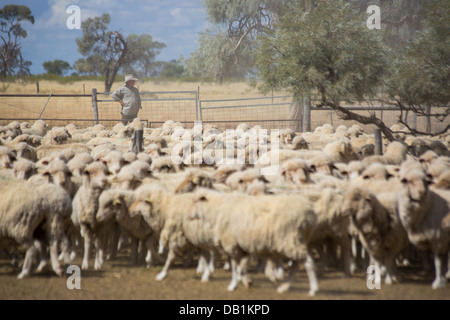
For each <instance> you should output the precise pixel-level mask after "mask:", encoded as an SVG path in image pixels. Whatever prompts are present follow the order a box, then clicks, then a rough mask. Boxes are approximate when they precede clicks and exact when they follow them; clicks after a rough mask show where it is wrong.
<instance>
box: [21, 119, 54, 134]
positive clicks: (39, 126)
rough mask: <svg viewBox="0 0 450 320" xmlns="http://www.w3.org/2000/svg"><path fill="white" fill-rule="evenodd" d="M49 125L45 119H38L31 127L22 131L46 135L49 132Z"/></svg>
mask: <svg viewBox="0 0 450 320" xmlns="http://www.w3.org/2000/svg"><path fill="white" fill-rule="evenodd" d="M47 127H48V124H47V123H46V122H45V120H42V119H38V120H36V121H35V122H34V123H33V125H32V126H31V128H26V129H23V130H22V133H26V134H29V135H37V136H40V137H44V136H45V135H46V134H47Z"/></svg>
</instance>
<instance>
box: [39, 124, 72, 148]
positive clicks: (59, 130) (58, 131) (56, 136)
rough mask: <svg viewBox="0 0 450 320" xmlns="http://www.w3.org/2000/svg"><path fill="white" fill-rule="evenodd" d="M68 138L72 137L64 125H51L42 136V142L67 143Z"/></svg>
mask: <svg viewBox="0 0 450 320" xmlns="http://www.w3.org/2000/svg"><path fill="white" fill-rule="evenodd" d="M70 138H72V136H71V135H70V133H69V131H68V130H67V129H66V128H65V127H53V128H52V129H51V130H50V131H49V132H47V133H46V134H45V136H44V137H43V138H42V144H51V145H58V144H64V143H67V142H68V141H69V139H70Z"/></svg>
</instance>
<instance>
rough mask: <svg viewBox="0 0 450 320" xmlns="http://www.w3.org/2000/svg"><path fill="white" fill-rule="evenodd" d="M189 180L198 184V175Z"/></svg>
mask: <svg viewBox="0 0 450 320" xmlns="http://www.w3.org/2000/svg"><path fill="white" fill-rule="evenodd" d="M191 181H192V183H193V184H196V185H198V184H199V183H200V178H199V177H194V178H193V179H192V180H191Z"/></svg>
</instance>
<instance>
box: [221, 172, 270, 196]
mask: <svg viewBox="0 0 450 320" xmlns="http://www.w3.org/2000/svg"><path fill="white" fill-rule="evenodd" d="M257 180H259V181H262V182H267V180H265V178H264V176H262V175H261V172H260V170H259V169H258V168H251V169H247V170H244V171H238V172H235V173H232V174H231V175H230V176H229V177H228V178H227V180H226V181H225V184H226V185H227V186H228V187H230V188H231V189H232V190H234V191H238V192H242V193H245V192H246V190H247V188H248V186H249V185H250V184H251V183H253V182H254V181H257Z"/></svg>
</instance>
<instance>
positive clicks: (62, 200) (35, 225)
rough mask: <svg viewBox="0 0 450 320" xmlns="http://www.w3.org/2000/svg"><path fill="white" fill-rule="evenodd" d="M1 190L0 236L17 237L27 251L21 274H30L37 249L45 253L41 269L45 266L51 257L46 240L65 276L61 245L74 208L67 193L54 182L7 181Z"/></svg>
mask: <svg viewBox="0 0 450 320" xmlns="http://www.w3.org/2000/svg"><path fill="white" fill-rule="evenodd" d="M0 193H1V194H2V198H1V199H2V200H1V201H0V239H2V240H3V239H13V240H14V241H15V242H16V243H17V244H18V245H21V246H23V248H25V251H26V253H25V260H24V263H23V267H22V271H21V272H20V274H19V275H18V278H19V279H22V278H24V277H26V276H28V275H30V273H31V267H32V264H33V260H34V257H35V255H36V253H37V252H39V253H40V255H41V261H40V264H39V266H38V268H37V270H38V271H41V270H42V269H43V268H44V267H45V265H46V262H47V260H46V252H45V249H44V248H43V247H44V243H49V245H50V258H51V265H52V268H53V271H54V272H55V273H56V274H57V275H58V276H62V274H63V270H62V269H61V268H60V265H59V261H58V256H57V250H58V247H57V246H58V242H59V241H61V240H62V239H63V238H64V236H65V235H64V225H65V221H66V220H67V219H68V218H69V217H70V213H71V211H72V205H71V200H70V198H69V196H68V195H67V193H66V192H65V191H64V190H63V189H62V188H60V187H58V186H56V185H54V184H42V185H41V186H40V187H39V188H36V187H35V186H33V185H31V184H28V183H26V182H21V181H12V182H11V181H9V182H8V181H3V182H2V183H1V184H0ZM36 247H37V248H36Z"/></svg>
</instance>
